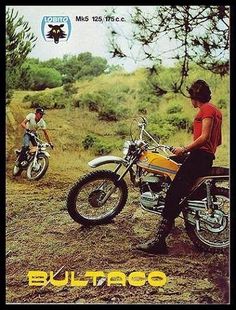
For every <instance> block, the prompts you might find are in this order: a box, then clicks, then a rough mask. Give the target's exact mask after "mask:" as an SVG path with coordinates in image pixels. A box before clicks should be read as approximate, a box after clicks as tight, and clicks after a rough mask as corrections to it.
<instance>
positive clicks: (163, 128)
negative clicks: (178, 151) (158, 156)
mask: <svg viewBox="0 0 236 310" xmlns="http://www.w3.org/2000/svg"><path fill="white" fill-rule="evenodd" d="M174 131H175V128H174V127H173V126H172V125H171V124H168V123H166V122H165V121H163V122H161V123H158V124H153V123H152V124H149V126H148V132H149V133H150V134H151V135H152V136H153V137H154V139H156V140H157V141H158V140H161V141H162V142H165V141H167V140H168V138H169V137H170V136H171V135H173V133H174Z"/></svg>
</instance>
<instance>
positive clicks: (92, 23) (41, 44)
mask: <svg viewBox="0 0 236 310" xmlns="http://www.w3.org/2000/svg"><path fill="white" fill-rule="evenodd" d="M113 7H114V6H113ZM7 8H14V10H15V11H18V12H19V16H24V21H27V22H29V25H30V27H31V31H32V32H33V33H34V34H35V35H36V36H37V37H38V39H37V41H36V45H35V47H34V49H33V50H32V51H31V53H30V54H29V55H28V56H29V57H34V58H39V59H40V60H48V59H50V58H55V57H59V58H61V57H62V56H63V55H65V54H69V55H78V54H80V53H84V52H90V53H92V55H93V56H100V57H103V58H106V59H107V60H108V63H109V64H114V65H116V64H120V65H123V66H124V68H125V70H126V71H128V72H131V71H133V70H135V69H137V68H138V67H142V66H145V65H146V64H145V63H140V62H137V63H135V62H134V61H133V60H132V59H124V58H122V59H121V60H120V59H117V58H112V57H111V54H110V53H109V52H108V28H107V26H108V24H109V22H107V21H104V22H99V21H96V20H98V19H99V16H101V17H103V18H104V16H105V11H104V10H105V9H112V6H110V7H109V6H23V5H21V6H16V5H14V6H6V9H7ZM115 8H116V10H117V13H116V14H115V15H114V16H115V17H118V18H119V19H121V18H123V19H124V20H125V21H119V22H111V24H112V25H113V26H114V25H115V26H117V27H119V28H120V29H121V30H124V32H125V31H126V30H125V29H128V31H130V24H129V23H128V19H129V15H128V13H129V11H131V10H132V8H133V7H131V6H115ZM153 8H154V7H153V6H142V9H143V10H146V11H149V10H152V9H153ZM45 16H68V17H69V20H70V22H71V35H70V37H69V38H68V40H67V41H65V40H64V41H63V40H61V41H59V43H58V44H55V43H54V42H52V40H50V39H46V40H47V41H45V39H44V36H43V34H42V31H41V24H42V20H43V19H44V18H45ZM76 16H83V17H86V16H88V21H76ZM46 26H47V27H48V23H47V24H46ZM46 26H45V27H46ZM44 29H46V28H44ZM48 29H49V28H48ZM64 30H66V31H68V24H67V23H64ZM168 44H169V43H168V42H167V41H165V38H164V41H163V46H166V47H167V48H168ZM163 64H168V62H167V63H163Z"/></svg>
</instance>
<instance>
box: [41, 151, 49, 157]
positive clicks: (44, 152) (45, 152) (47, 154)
mask: <svg viewBox="0 0 236 310" xmlns="http://www.w3.org/2000/svg"><path fill="white" fill-rule="evenodd" d="M40 154H44V155H46V156H47V157H48V158H49V157H50V154H49V153H48V152H47V151H43V152H40V153H39V154H38V155H40Z"/></svg>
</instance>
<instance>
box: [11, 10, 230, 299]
mask: <svg viewBox="0 0 236 310" xmlns="http://www.w3.org/2000/svg"><path fill="white" fill-rule="evenodd" d="M5 15H6V20H5V22H6V27H5V28H6V46H5V50H6V109H5V111H6V239H5V240H6V252H5V255H6V263H5V266H6V268H5V270H6V281H5V283H6V300H5V302H6V304H98V305H99V304H156V305H159V304H160V305H162V304H177V305H178V304H189V305H191V304H230V300H231V296H230V265H229V263H230V259H229V256H230V217H229V214H230V197H229V165H230V160H229V159H230V154H229V153H230V152H229V140H230V139H229V136H230V127H229V117H230V104H229V101H230V70H229V51H230V44H229V32H230V31H229V22H230V6H224V5H221V6H218V5H207V6H206V5H201V6H198V5H162V6H154V5H137V6H132V5H128V6H116V5H107V6H102V5H97V6H95V5H91V6H86V5H74V6H69V5H68V6H67V5H63V6H62V5H59V6H58V5H57V6H53V5H48V6H45V5H6V6H5ZM199 80H200V82H199V83H200V84H201V87H205V88H206V87H207V90H208V95H209V98H208V99H206V100H203V99H202V100H201V98H202V97H197V99H196V98H195V97H194V99H193V98H192V97H191V89H192V88H191V85H196V84H193V83H194V82H196V81H199ZM200 84H198V85H200ZM202 85H203V86H202ZM199 87H200V86H199ZM191 98H192V99H193V100H192V99H191ZM199 98H200V99H199ZM194 100H195V101H194ZM194 102H195V103H196V102H197V104H195V103H194ZM199 102H200V103H199ZM203 104H205V105H208V106H211V109H215V110H214V111H220V112H217V113H219V114H217V115H218V116H217V117H218V121H219V118H220V119H221V117H222V122H221V120H220V121H219V122H220V123H217V124H221V125H219V126H218V127H217V128H218V129H217V128H216V127H214V128H216V129H215V130H212V128H213V126H214V125H212V124H213V119H214V120H215V116H212V114H207V115H206V116H204V117H205V118H204V117H203V120H204V119H207V121H204V122H203V123H204V124H205V125H204V126H205V127H204V129H202V127H201V130H202V132H203V130H205V131H207V130H208V131H207V132H210V133H211V134H209V137H208V138H207V139H212V137H215V136H216V135H218V136H217V137H218V138H217V139H218V140H217V141H218V142H217V145H216V147H215V149H214V158H213V155H212V157H211V158H213V159H214V160H213V168H209V170H207V171H208V172H206V173H205V174H204V175H201V176H199V178H198V179H197V178H196V179H195V180H194V183H192V185H191V186H190V185H189V192H188V193H189V194H186V195H185V196H183V197H182V198H181V199H182V200H181V206H179V208H181V209H180V213H179V216H177V217H176V219H175V221H174V225H173V226H172V227H171V229H170V231H169V232H168V235H167V236H165V237H166V244H167V248H165V250H166V252H165V253H148V251H142V250H141V251H140V250H138V249H137V246H138V245H139V244H140V243H145V242H148V241H149V240H151V239H152V238H154V239H155V236H156V235H157V231H158V229H159V231H160V223H161V218H162V215H163V214H162V212H163V210H164V208H165V204H166V201H165V197H166V195H167V192H168V190H169V188H170V187H171V186H172V183H173V182H174V180H175V176H176V174H177V173H178V171H179V169H181V166H182V165H184V160H186V158H187V157H188V156H190V155H191V151H192V149H191V148H193V149H194V147H193V144H192V143H193V139H194V132H195V131H194V126H200V125H199V122H201V121H202V119H200V120H199V118H197V119H196V115H197V113H198V112H199V109H200V107H202V105H203ZM212 106H213V107H214V108H212ZM199 113H200V112H199ZM214 113H215V112H214ZM214 115H215V114H214ZM219 115H221V116H219ZM194 122H195V123H194ZM196 122H198V125H196ZM194 124H195V125H194ZM207 124H211V125H207ZM207 126H208V127H207ZM211 126H212V127H211ZM206 128H207V129H206ZM219 128H220V129H219ZM217 130H218V133H216V131H217ZM205 131H204V132H205ZM199 137H201V139H203V138H202V137H203V135H202V133H201V132H200V133H199ZM195 138H196V137H195ZM204 139H205V138H204ZM204 141H205V142H202V145H203V146H206V144H207V143H208V142H206V141H212V140H204ZM204 143H205V144H204ZM212 143H213V142H212ZM214 143H215V142H214ZM214 143H213V144H214ZM202 145H201V147H202ZM207 145H208V146H207V147H208V148H205V151H206V150H207V151H206V152H205V153H207V152H208V155H209V153H211V150H212V145H210V144H209V143H208V144H207ZM209 145H210V146H209ZM199 148H200V146H199ZM203 149H204V147H203ZM209 149H210V151H209ZM177 153H178V154H179V156H176V154H177ZM178 154H177V155H178ZM211 154H212V153H211ZM177 157H178V158H182V159H181V160H178V159H177ZM202 165H203V161H201V160H200V161H198V162H196V163H195V165H194V166H193V167H190V169H189V174H191V172H192V170H194V171H197V170H200V169H201V167H202ZM187 182H188V181H186V182H185V183H187ZM173 184H175V183H173ZM180 190H181V189H180ZM188 195H189V196H188ZM177 205H178V204H177ZM173 212H174V211H173ZM158 227H159V228H158ZM158 236H160V234H159V235H158ZM158 238H159V237H158ZM155 246H156V247H158V246H160V244H159V245H158V244H157V245H155ZM155 246H154V248H155ZM162 246H163V244H162Z"/></svg>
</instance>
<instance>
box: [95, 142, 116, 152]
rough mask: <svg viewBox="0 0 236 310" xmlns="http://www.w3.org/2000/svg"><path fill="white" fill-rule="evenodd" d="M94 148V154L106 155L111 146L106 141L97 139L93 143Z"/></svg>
mask: <svg viewBox="0 0 236 310" xmlns="http://www.w3.org/2000/svg"><path fill="white" fill-rule="evenodd" d="M94 150H95V155H107V154H109V153H110V152H111V151H112V147H111V145H109V144H108V143H105V142H102V141H99V142H98V143H96V144H95V147H94Z"/></svg>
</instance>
